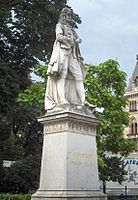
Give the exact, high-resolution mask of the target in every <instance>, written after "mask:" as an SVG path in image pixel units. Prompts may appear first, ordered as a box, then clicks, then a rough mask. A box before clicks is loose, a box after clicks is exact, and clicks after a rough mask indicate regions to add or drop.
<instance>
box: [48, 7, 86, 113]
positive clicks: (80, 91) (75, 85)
mask: <svg viewBox="0 0 138 200" xmlns="http://www.w3.org/2000/svg"><path fill="white" fill-rule="evenodd" d="M73 22H74V21H73V10H72V9H71V8H68V7H65V8H63V10H62V11H61V14H60V17H59V21H58V23H57V25H56V40H55V42H54V45H53V52H52V55H51V59H50V62H49V65H48V71H47V73H48V81H47V88H46V94H45V110H49V109H53V108H54V107H55V106H56V105H60V104H68V103H69V104H76V105H82V106H83V105H84V103H85V90H84V85H83V80H84V78H85V74H86V68H85V66H84V61H83V58H82V56H81V53H80V49H79V43H80V42H81V39H80V38H79V37H78V35H77V33H76V32H75V29H74V27H73V26H74V23H73Z"/></svg>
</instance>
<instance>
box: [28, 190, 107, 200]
mask: <svg viewBox="0 0 138 200" xmlns="http://www.w3.org/2000/svg"><path fill="white" fill-rule="evenodd" d="M79 199H80V200H87V199H89V200H106V199H107V197H106V195H103V193H102V192H101V191H100V190H58V191H57V190H38V191H37V192H36V193H35V194H34V195H33V196H32V198H31V200H79Z"/></svg>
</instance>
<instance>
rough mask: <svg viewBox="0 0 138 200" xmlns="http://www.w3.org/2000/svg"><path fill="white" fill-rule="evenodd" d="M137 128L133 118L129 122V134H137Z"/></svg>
mask: <svg viewBox="0 0 138 200" xmlns="http://www.w3.org/2000/svg"><path fill="white" fill-rule="evenodd" d="M137 127H138V125H137V122H136V119H135V118H133V119H132V120H131V125H130V134H132V135H136V134H137V133H138V130H137Z"/></svg>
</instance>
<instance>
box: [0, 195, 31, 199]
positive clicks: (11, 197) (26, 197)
mask: <svg viewBox="0 0 138 200" xmlns="http://www.w3.org/2000/svg"><path fill="white" fill-rule="evenodd" d="M0 200H31V195H30V194H0Z"/></svg>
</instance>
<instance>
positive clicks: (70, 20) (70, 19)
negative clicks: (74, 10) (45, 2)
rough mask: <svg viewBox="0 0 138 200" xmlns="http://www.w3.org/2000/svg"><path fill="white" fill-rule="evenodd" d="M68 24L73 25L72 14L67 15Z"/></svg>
mask: <svg viewBox="0 0 138 200" xmlns="http://www.w3.org/2000/svg"><path fill="white" fill-rule="evenodd" d="M66 22H67V23H68V24H71V22H72V14H71V13H70V12H67V13H66Z"/></svg>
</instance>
